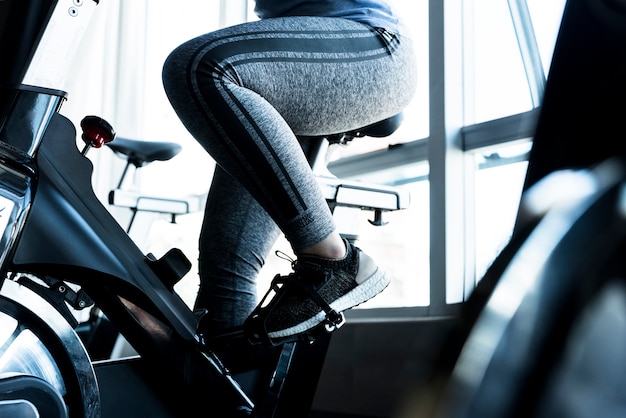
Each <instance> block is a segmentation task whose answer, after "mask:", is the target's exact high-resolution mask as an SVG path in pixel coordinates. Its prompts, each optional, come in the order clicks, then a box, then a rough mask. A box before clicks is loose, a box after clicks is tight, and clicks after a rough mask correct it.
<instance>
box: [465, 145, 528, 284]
mask: <svg viewBox="0 0 626 418" xmlns="http://www.w3.org/2000/svg"><path fill="white" fill-rule="evenodd" d="M529 149H530V142H527V143H524V144H516V145H508V146H507V145H503V146H502V147H499V148H498V149H497V150H490V151H488V152H484V153H481V154H477V155H476V162H477V173H476V181H475V186H476V189H475V199H476V200H475V210H476V212H475V216H476V218H475V228H476V245H475V248H476V268H475V272H476V280H477V281H478V280H480V278H482V276H483V274H484V273H485V271H486V270H487V268H488V267H489V265H490V264H491V262H492V261H493V260H494V259H495V257H496V256H497V255H498V253H499V252H500V251H501V250H502V248H504V246H505V245H506V244H507V243H508V241H509V239H510V237H511V233H512V232H513V226H514V223H515V219H516V216H517V209H518V206H519V201H520V196H521V194H522V187H523V184H524V177H525V175H526V167H527V165H528V162H527V161H526V156H527V152H528V150H529Z"/></svg>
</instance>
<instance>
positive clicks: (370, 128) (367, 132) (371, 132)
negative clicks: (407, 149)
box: [346, 113, 404, 138]
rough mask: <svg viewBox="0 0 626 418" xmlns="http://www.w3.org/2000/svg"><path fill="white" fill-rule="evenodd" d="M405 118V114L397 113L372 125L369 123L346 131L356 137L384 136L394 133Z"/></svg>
mask: <svg viewBox="0 0 626 418" xmlns="http://www.w3.org/2000/svg"><path fill="white" fill-rule="evenodd" d="M403 119H404V116H403V114H402V113H398V114H397V115H394V116H391V117H390V118H387V119H383V120H381V121H380V122H376V123H373V124H371V125H367V126H365V127H363V128H359V129H355V130H352V131H349V132H346V135H348V136H353V137H356V138H359V137H362V136H371V137H374V138H384V137H386V136H389V135H391V134H392V133H394V132H395V131H396V130H397V129H398V128H399V127H400V125H401V124H402V120H403Z"/></svg>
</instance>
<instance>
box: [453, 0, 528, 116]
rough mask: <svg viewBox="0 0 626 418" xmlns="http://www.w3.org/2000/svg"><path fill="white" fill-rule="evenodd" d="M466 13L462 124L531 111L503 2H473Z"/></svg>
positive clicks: (516, 45)
mask: <svg viewBox="0 0 626 418" xmlns="http://www.w3.org/2000/svg"><path fill="white" fill-rule="evenodd" d="M468 4H471V6H469V7H467V8H466V10H465V24H466V27H467V29H466V30H465V36H464V43H465V44H464V53H465V57H464V61H465V79H466V91H465V95H466V104H465V124H466V125H471V124H474V123H479V122H484V121H487V120H491V119H497V118H500V117H503V116H508V115H513V114H516V113H521V112H524V111H527V110H530V109H531V108H532V102H531V97H530V93H529V90H528V83H527V80H526V73H525V72H524V66H523V62H522V58H521V56H520V52H519V48H518V43H517V38H516V36H515V30H514V27H513V21H512V20H511V14H510V11H509V8H508V3H507V1H506V0H475V1H470V2H468Z"/></svg>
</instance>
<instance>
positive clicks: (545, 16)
mask: <svg viewBox="0 0 626 418" xmlns="http://www.w3.org/2000/svg"><path fill="white" fill-rule="evenodd" d="M565 2H566V0H550V1H546V0H527V3H528V9H529V11H530V18H531V20H532V24H533V28H534V30H535V37H536V38H537V44H538V46H539V54H540V55H541V61H542V63H543V71H544V73H545V74H548V70H549V68H550V62H551V61H552V52H553V51H554V43H555V42H556V37H557V34H558V32H559V26H560V25H561V18H562V16H563V9H564V7H565Z"/></svg>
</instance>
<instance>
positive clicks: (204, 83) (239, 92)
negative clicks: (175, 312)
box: [164, 17, 415, 322]
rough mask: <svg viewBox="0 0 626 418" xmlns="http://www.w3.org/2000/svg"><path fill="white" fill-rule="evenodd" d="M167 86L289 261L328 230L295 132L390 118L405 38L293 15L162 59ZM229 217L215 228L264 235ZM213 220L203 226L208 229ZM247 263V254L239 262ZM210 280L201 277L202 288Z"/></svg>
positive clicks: (403, 89) (407, 68) (397, 99)
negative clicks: (229, 224)
mask: <svg viewBox="0 0 626 418" xmlns="http://www.w3.org/2000/svg"><path fill="white" fill-rule="evenodd" d="M164 84H165V87H166V91H167V93H168V97H169V98H170V101H171V102H172V105H173V107H174V109H175V110H176V111H177V113H178V115H179V117H180V118H181V120H182V121H183V123H184V124H185V126H186V127H187V129H188V130H189V131H190V132H191V133H192V134H193V135H194V137H195V138H196V139H197V140H198V141H199V142H200V143H201V144H202V145H203V146H204V147H205V148H206V149H207V151H208V152H209V153H210V154H211V155H212V156H213V158H214V159H215V160H216V162H217V164H218V165H219V166H220V167H221V169H223V170H224V171H225V172H226V173H228V175H230V176H232V177H233V178H234V179H236V181H237V182H239V183H240V184H241V185H242V186H243V187H244V188H245V190H246V191H248V192H249V193H250V195H251V196H253V197H254V199H255V200H256V202H258V203H259V204H260V206H261V207H262V208H263V209H264V210H265V212H266V213H267V214H268V216H269V217H270V218H271V219H272V220H273V221H274V222H275V223H276V224H277V225H278V226H279V227H280V229H281V230H282V232H283V233H284V234H285V236H286V238H287V239H288V241H289V242H290V243H291V245H292V247H293V249H294V251H295V252H296V254H298V253H301V252H307V251H310V249H311V248H312V247H315V246H318V245H319V244H320V243H322V242H324V240H327V239H328V238H329V237H331V236H333V235H336V232H335V225H334V223H333V220H332V215H331V213H330V211H329V209H328V207H327V205H326V202H325V200H324V199H323V197H322V195H321V192H320V190H319V187H318V186H317V183H316V181H315V178H314V176H313V174H312V172H311V170H310V168H309V166H308V163H307V161H306V158H305V157H304V154H303V152H302V150H301V148H300V145H299V144H298V142H297V140H296V137H295V134H297V135H319V134H330V133H336V132H340V131H345V130H348V129H354V128H358V127H361V126H365V125H368V124H371V123H374V122H377V121H379V120H382V119H384V118H386V117H389V116H392V115H394V114H396V113H398V112H400V111H401V110H402V109H403V108H404V107H405V106H406V104H407V103H408V101H409V100H410V98H411V97H412V95H413V90H414V88H415V74H414V60H413V55H412V51H411V46H410V45H407V41H406V40H402V39H398V38H395V37H393V36H390V35H389V34H387V33H385V32H383V31H378V30H375V29H372V28H369V27H367V26H364V25H361V24H358V23H355V22H351V21H347V20H343V19H335V18H315V17H293V18H281V19H268V20H262V21H258V22H251V23H248V24H243V25H239V26H235V27H231V28H227V29H224V30H221V31H217V32H215V33H211V34H208V35H205V36H201V37H199V38H196V39H194V40H191V41H189V42H187V43H185V44H183V45H182V46H181V47H179V48H177V49H176V50H175V51H174V52H173V53H172V54H171V55H170V57H169V58H168V61H167V62H166V65H165V67H164ZM294 133H295V134H294ZM233 200H234V199H233ZM213 202H215V200H212V201H211V203H210V205H211V206H213V204H214V203H213ZM217 203H218V204H219V205H225V204H226V203H225V202H224V201H223V202H217ZM244 204H246V203H245V202H244ZM230 209H231V208H229V207H228V206H221V210H222V211H223V212H224V213H223V216H222V222H224V219H225V218H226V217H229V216H232V217H233V218H232V219H233V221H234V222H242V223H243V222H247V225H245V226H240V227H239V228H238V229H237V231H236V232H237V233H240V232H241V231H246V233H248V234H252V235H256V236H259V235H260V234H262V233H263V232H262V231H263V230H264V229H265V228H266V226H262V227H259V225H258V224H257V223H255V222H250V219H249V218H242V217H241V216H239V215H238V216H237V217H235V215H234V213H235V212H234V211H233V213H232V214H231V210H230ZM209 210H220V208H217V209H215V208H213V207H212V208H211V209H207V211H209ZM235 218H237V219H238V220H237V219H235ZM244 219H248V220H247V221H246V220H244ZM211 222H213V220H212V219H211V218H207V219H206V222H205V227H204V229H205V230H207V229H210V228H211V226H210V223H211ZM215 222H216V223H217V221H215ZM256 228H259V231H261V232H260V233H259V232H257V231H256ZM219 230H220V232H217V233H216V235H213V234H212V235H211V236H212V237H214V239H215V242H216V245H220V243H229V242H230V241H229V240H227V239H226V237H225V235H229V234H232V233H233V231H232V230H224V228H219ZM206 239H207V238H203V240H206ZM268 239H270V238H269V237H268ZM271 239H272V240H273V238H271ZM248 251H249V250H248ZM200 257H201V260H202V264H204V265H205V266H206V265H209V264H214V263H216V264H218V265H219V264H221V263H224V262H225V261H224V260H223V259H222V257H221V256H219V255H217V254H214V253H212V252H211V251H202V252H201V255H200ZM250 257H252V258H254V257H255V256H254V255H251V254H247V255H243V256H242V257H241V258H242V259H246V258H250ZM231 262H232V260H229V261H228V263H231ZM235 264H236V266H232V267H231V268H232V269H234V270H237V271H242V272H243V271H246V268H244V266H243V265H244V264H245V262H244V261H241V260H240V261H237V262H236V263H235ZM245 274H248V273H247V272H246V273H245ZM213 279H214V278H213V277H204V275H202V276H201V280H202V282H203V284H204V283H206V282H208V281H209V280H213ZM251 279H252V278H250V280H251ZM234 286H235V287H236V285H234ZM209 308H210V307H209ZM210 309H211V308H210ZM235 322H236V321H235Z"/></svg>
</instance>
